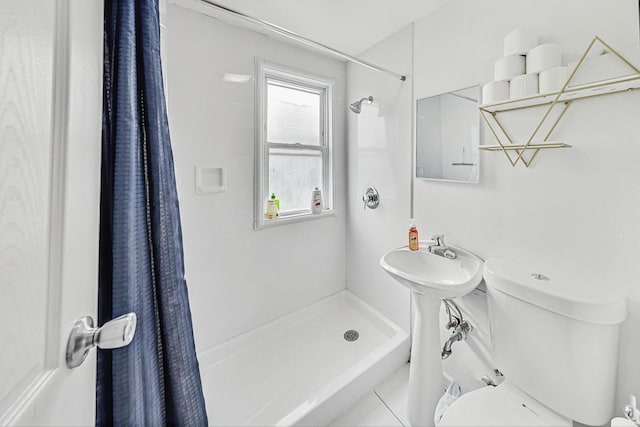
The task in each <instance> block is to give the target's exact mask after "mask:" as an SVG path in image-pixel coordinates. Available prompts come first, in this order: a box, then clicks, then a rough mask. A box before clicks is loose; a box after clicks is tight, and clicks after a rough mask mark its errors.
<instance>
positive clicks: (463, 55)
mask: <svg viewBox="0 0 640 427" xmlns="http://www.w3.org/2000/svg"><path fill="white" fill-rule="evenodd" d="M530 23H535V27H534V28H533V29H535V30H536V31H537V32H538V34H539V35H540V41H541V42H556V43H559V44H560V45H561V46H562V48H563V52H565V53H566V54H565V55H564V57H565V61H566V60H568V59H575V58H576V57H577V56H578V54H579V53H581V51H582V50H584V49H585V48H586V46H587V44H588V43H589V42H590V40H591V38H592V37H593V36H594V35H595V34H598V35H600V36H601V37H602V38H603V39H604V40H605V41H607V42H608V43H610V44H612V45H613V46H614V47H616V46H617V47H625V46H629V45H638V42H639V37H638V2H637V1H636V0H625V1H616V2H602V1H597V0H590V1H584V0H580V1H577V0H576V1H565V2H557V1H550V0H548V1H536V2H517V4H515V2H512V1H508V0H492V1H485V2H481V3H480V2H474V1H469V0H460V1H453V2H452V3H450V4H449V5H447V6H445V7H444V8H442V9H440V10H439V11H437V12H436V13H435V14H433V15H431V16H429V17H427V18H425V19H423V20H421V21H420V22H418V23H416V26H415V40H414V43H415V69H414V72H415V74H416V82H415V85H416V95H417V96H418V97H422V96H429V95H432V94H437V93H441V92H443V90H451V89H456V88H463V87H467V86H470V85H473V84H477V83H485V82H487V81H490V80H492V78H493V62H494V61H495V60H496V59H498V58H499V57H500V56H502V40H503V37H504V35H506V34H507V33H509V32H510V31H511V30H513V29H514V28H516V27H519V26H527V25H528V24H530ZM426 52H428V54H426ZM542 113H543V110H539V111H527V112H525V113H522V114H519V115H517V114H516V115H514V116H513V118H514V119H515V120H512V121H509V122H507V120H509V118H508V117H507V118H506V119H505V123H508V125H507V127H508V128H509V129H510V130H512V131H513V132H514V133H515V134H519V135H521V136H524V135H525V134H526V132H530V131H531V130H532V129H533V126H535V122H536V120H537V119H538V118H539V117H541V115H542ZM639 114H640V94H638V93H628V94H621V95H614V96H609V97H604V98H598V99H592V100H585V101H581V102H579V103H576V104H575V105H573V106H571V107H570V109H569V111H568V112H567V114H566V116H565V118H564V120H563V121H562V122H561V123H560V125H559V126H558V128H557V130H556V132H555V134H554V137H553V138H552V139H554V140H562V141H566V142H568V143H570V144H572V145H573V147H574V148H572V149H567V150H555V151H548V152H541V153H540V154H539V155H538V156H537V158H536V159H535V161H534V163H533V164H532V166H531V167H530V168H529V169H526V168H524V167H522V166H521V165H519V166H517V167H516V168H512V167H511V165H510V164H509V163H508V162H507V159H506V158H505V157H504V155H503V154H502V153H487V152H483V153H482V154H481V162H482V165H481V177H480V184H478V185H456V184H450V183H437V182H429V181H422V180H417V181H416V185H415V192H414V198H415V199H414V200H415V216H416V219H417V222H418V227H419V228H420V227H422V229H430V230H433V231H437V232H439V233H444V234H445V235H446V236H447V238H448V239H447V240H448V242H450V243H453V244H459V245H461V246H464V247H466V248H468V249H470V250H472V251H474V252H476V253H478V254H479V255H480V256H482V257H503V258H507V259H511V260H514V261H519V262H523V263H527V264H531V265H532V266H533V267H536V268H538V269H540V271H549V270H555V271H561V272H564V273H567V274H569V275H571V276H574V277H576V278H579V279H583V280H585V281H589V282H592V283H594V284H596V285H598V286H601V287H603V288H607V289H611V290H613V291H616V292H619V293H621V294H623V295H625V296H626V297H627V298H628V299H629V320H628V321H627V322H626V324H625V325H624V328H623V333H622V340H621V351H622V357H621V366H620V368H621V375H619V398H618V407H617V409H620V408H621V406H620V405H621V404H622V401H623V400H626V396H627V395H628V393H630V392H635V393H636V394H637V393H638V392H640V370H639V369H638V365H637V360H640V339H638V328H639V327H640V279H638V275H637V268H636V265H637V262H638V260H639V259H640V244H639V243H638V242H640V221H639V218H640V168H639V167H638V161H639V160H640V140H639V139H640V138H639V136H640V121H639V120H638V117H639ZM516 116H517V117H516ZM482 138H483V141H482V143H488V144H493V143H495V142H494V141H493V140H492V136H491V135H490V134H489V133H488V132H487V131H486V129H485V132H484V134H483V135H482ZM459 347H461V346H459ZM455 350H456V349H455V346H454V354H453V356H452V361H451V362H454V361H455V359H454V358H455V357H456V351H455ZM550 350H552V349H550ZM459 359H461V360H459V361H458V363H459V365H458V368H459V367H462V366H465V365H468V364H469V363H471V362H469V361H468V360H462V359H463V358H462V357H460V358H459ZM448 364H449V366H450V367H451V370H452V371H455V370H456V367H453V366H451V365H452V363H450V362H448ZM478 377H479V376H476V378H478Z"/></svg>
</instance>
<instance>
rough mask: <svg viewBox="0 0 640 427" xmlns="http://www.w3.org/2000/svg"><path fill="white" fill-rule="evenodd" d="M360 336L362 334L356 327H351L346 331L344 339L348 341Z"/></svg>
mask: <svg viewBox="0 0 640 427" xmlns="http://www.w3.org/2000/svg"><path fill="white" fill-rule="evenodd" d="M358 338H360V334H359V333H358V331H356V330H355V329H349V330H348V331H347V332H345V333H344V339H345V340H347V341H355V340H357V339H358Z"/></svg>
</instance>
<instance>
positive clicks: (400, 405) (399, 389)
mask: <svg viewBox="0 0 640 427" xmlns="http://www.w3.org/2000/svg"><path fill="white" fill-rule="evenodd" d="M408 394H409V364H408V363H407V364H406V365H405V366H403V367H402V368H400V369H398V370H397V371H396V372H394V373H393V374H391V375H390V376H389V377H387V379H385V380H384V381H383V382H381V383H380V384H378V385H377V386H376V387H374V389H373V390H372V391H370V392H369V393H368V394H367V395H366V396H364V397H363V398H362V399H360V400H359V401H358V402H357V403H356V404H355V405H354V406H353V407H352V408H351V409H349V410H348V411H346V412H345V413H344V414H342V415H341V416H340V417H338V418H336V419H335V420H333V422H332V423H331V424H330V426H333V427H346V426H349V427H382V426H384V427H403V426H405V427H410V424H409V421H408V420H407V396H408Z"/></svg>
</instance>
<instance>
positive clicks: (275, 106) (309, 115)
mask: <svg viewBox="0 0 640 427" xmlns="http://www.w3.org/2000/svg"><path fill="white" fill-rule="evenodd" d="M267 103H268V106H267V140H268V141H269V142H276V143H282V144H304V145H320V95H319V94H317V93H311V92H307V91H303V90H299V89H294V88H289V87H283V86H279V85H275V84H272V83H269V84H268V86H267Z"/></svg>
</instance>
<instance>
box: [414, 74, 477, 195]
mask: <svg viewBox="0 0 640 427" xmlns="http://www.w3.org/2000/svg"><path fill="white" fill-rule="evenodd" d="M479 101H480V86H473V87H469V88H465V89H459V90H456V91H452V92H448V93H444V94H441V95H437V96H431V97H428V98H421V99H418V100H417V103H416V104H417V105H416V177H417V178H423V179H428V180H437V181H452V182H462V183H473V184H475V183H477V182H478V177H479V171H480V164H479V161H480V156H479V154H478V153H479V150H478V146H479V145H480V130H479V126H480V115H479V114H478V105H479Z"/></svg>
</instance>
